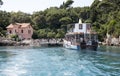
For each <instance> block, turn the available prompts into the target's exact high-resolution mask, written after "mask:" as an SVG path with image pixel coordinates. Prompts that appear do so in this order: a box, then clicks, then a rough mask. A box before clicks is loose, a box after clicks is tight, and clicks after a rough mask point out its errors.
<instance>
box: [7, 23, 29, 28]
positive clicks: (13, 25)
mask: <svg viewBox="0 0 120 76" xmlns="http://www.w3.org/2000/svg"><path fill="white" fill-rule="evenodd" d="M29 25H30V23H15V24H10V25H9V26H7V27H6V28H14V27H15V26H18V27H20V28H24V27H28V26H29Z"/></svg>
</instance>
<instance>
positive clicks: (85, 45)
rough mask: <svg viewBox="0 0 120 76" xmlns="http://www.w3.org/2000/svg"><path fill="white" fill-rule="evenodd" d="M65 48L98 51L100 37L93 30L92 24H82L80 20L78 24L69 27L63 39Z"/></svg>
mask: <svg viewBox="0 0 120 76" xmlns="http://www.w3.org/2000/svg"><path fill="white" fill-rule="evenodd" d="M63 46H64V47H65V48H67V49H73V50H82V49H91V50H97V47H98V35H97V33H96V32H95V31H93V30H92V25H91V24H90V23H82V21H81V19H79V22H78V23H74V24H69V25H68V27H67V33H66V34H65V38H64V39H63Z"/></svg>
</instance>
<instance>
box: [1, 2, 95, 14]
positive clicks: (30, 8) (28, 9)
mask: <svg viewBox="0 0 120 76" xmlns="http://www.w3.org/2000/svg"><path fill="white" fill-rule="evenodd" d="M2 1H3V2H4V4H3V5H2V6H1V7H0V10H3V11H8V12H11V11H14V12H17V11H22V12H25V13H33V12H35V11H43V10H45V9H47V8H50V7H54V6H57V7H59V6H60V5H61V4H62V3H63V2H64V1H66V0H2ZM73 1H74V3H73V4H72V6H73V7H84V6H90V5H91V4H92V2H93V1H94V0H73Z"/></svg>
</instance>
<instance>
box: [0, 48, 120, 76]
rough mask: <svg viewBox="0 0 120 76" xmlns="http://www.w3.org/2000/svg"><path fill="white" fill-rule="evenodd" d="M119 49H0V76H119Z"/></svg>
mask: <svg viewBox="0 0 120 76" xmlns="http://www.w3.org/2000/svg"><path fill="white" fill-rule="evenodd" d="M119 49H120V48H118V47H109V46H108V47H105V46H101V47H100V48H98V51H90V50H82V51H76V50H68V49H65V48H61V47H60V48H39V47H0V76H119V75H120V50H119Z"/></svg>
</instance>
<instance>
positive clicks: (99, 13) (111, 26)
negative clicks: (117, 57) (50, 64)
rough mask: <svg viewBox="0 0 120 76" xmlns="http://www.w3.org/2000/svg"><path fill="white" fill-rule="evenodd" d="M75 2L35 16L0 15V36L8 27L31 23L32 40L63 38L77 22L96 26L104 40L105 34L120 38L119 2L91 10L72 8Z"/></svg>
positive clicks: (96, 3) (108, 1)
mask: <svg viewBox="0 0 120 76" xmlns="http://www.w3.org/2000/svg"><path fill="white" fill-rule="evenodd" d="M73 2H74V1H73V0H67V2H65V3H64V2H63V4H61V5H60V7H50V8H47V9H46V10H44V11H38V12H34V13H33V14H28V13H23V12H20V11H19V12H6V11H0V35H1V36H5V34H6V31H5V30H6V26H8V25H9V24H10V23H15V22H22V23H23V22H29V23H31V24H32V25H33V28H34V34H33V38H62V37H64V34H65V33H66V29H67V28H66V26H67V24H70V23H76V22H78V20H79V18H82V21H83V22H89V23H91V24H93V29H94V30H96V31H97V32H98V34H99V39H100V40H103V38H104V37H105V36H106V33H109V34H111V35H112V36H114V37H118V36H119V35H120V0H102V1H100V0H95V1H94V2H93V3H92V5H91V6H90V7H75V8H73V7H71V5H72V3H73Z"/></svg>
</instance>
